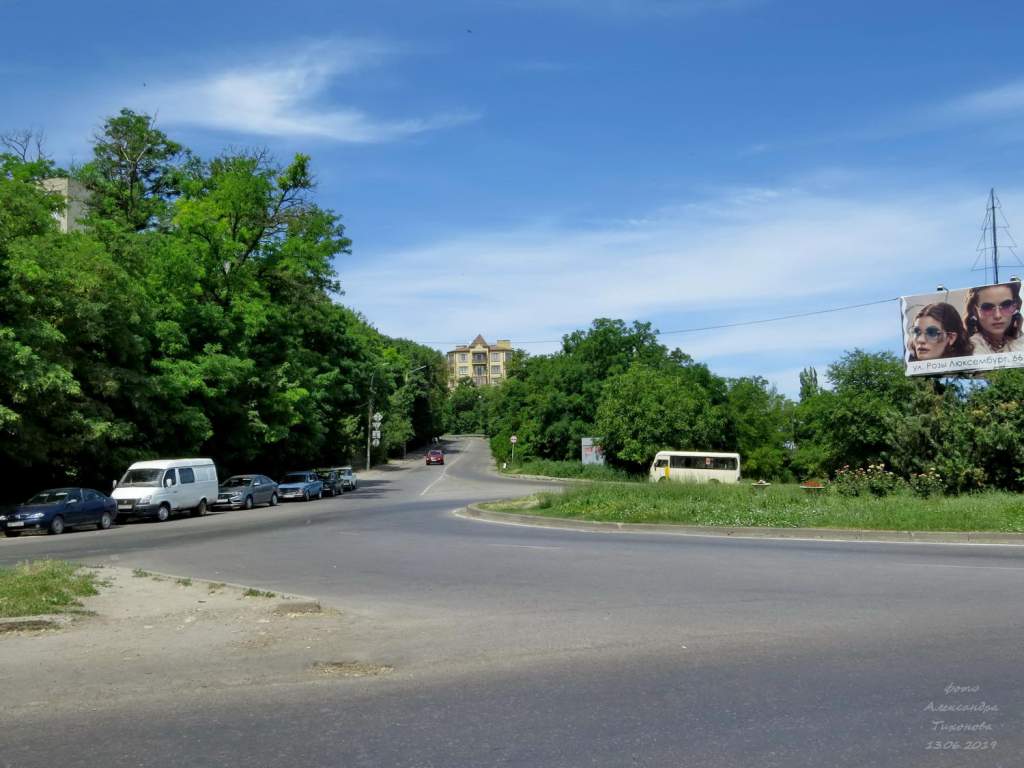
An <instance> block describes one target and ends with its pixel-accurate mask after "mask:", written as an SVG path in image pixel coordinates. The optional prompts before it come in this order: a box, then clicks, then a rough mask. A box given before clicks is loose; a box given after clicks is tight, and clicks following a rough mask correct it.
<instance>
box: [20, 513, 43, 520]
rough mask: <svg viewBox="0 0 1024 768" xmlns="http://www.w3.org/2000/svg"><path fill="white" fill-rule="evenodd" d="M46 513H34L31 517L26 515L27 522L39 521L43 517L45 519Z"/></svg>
mask: <svg viewBox="0 0 1024 768" xmlns="http://www.w3.org/2000/svg"><path fill="white" fill-rule="evenodd" d="M45 516H46V513H45V512H33V513H32V514H31V515H25V519H26V520H38V519H39V518H41V517H45Z"/></svg>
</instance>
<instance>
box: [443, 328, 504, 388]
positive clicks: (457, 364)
mask: <svg viewBox="0 0 1024 768" xmlns="http://www.w3.org/2000/svg"><path fill="white" fill-rule="evenodd" d="M511 361H512V342H511V341H509V340H508V339H498V341H497V342H496V343H494V344H488V343H487V341H486V340H485V339H484V337H483V336H480V335H478V336H477V337H476V338H475V339H473V341H472V342H470V343H469V344H467V345H465V346H458V347H456V348H455V349H453V350H451V351H450V352H449V353H448V387H449V388H451V387H454V386H455V385H456V384H458V383H459V382H460V381H462V380H463V379H469V380H470V381H472V382H473V383H474V384H476V385H477V386H478V387H483V386H487V385H489V384H500V383H501V382H502V381H504V380H505V377H506V376H507V375H508V364H509V363H510V362H511Z"/></svg>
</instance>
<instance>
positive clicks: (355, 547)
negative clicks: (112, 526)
mask: <svg viewBox="0 0 1024 768" xmlns="http://www.w3.org/2000/svg"><path fill="white" fill-rule="evenodd" d="M489 465H490V460H489V454H488V452H487V449H486V444H485V443H484V442H483V441H482V440H479V439H471V438H466V439H461V440H456V441H453V442H452V443H451V444H450V445H449V446H448V464H447V465H446V466H444V467H426V466H424V465H422V464H421V463H420V462H418V461H417V462H407V463H404V464H401V465H399V466H396V467H394V468H392V469H388V470H376V471H374V472H373V473H370V474H369V475H367V476H366V477H364V478H362V483H361V487H360V489H359V491H357V492H356V493H355V494H347V495H345V496H344V497H342V498H339V499H334V500H324V501H322V502H311V503H309V504H293V505H284V506H282V507H279V508H276V509H261V510H254V511H252V512H233V513H228V514H224V515H216V516H212V517H209V518H204V519H187V520H177V521H172V522H170V523H164V524H131V525H125V526H119V527H118V528H117V529H116V530H112V531H108V532H83V533H74V534H67V535H65V536H61V537H22V538H20V539H17V540H7V541H0V563H11V562H14V561H17V560H24V559H26V558H29V557H42V556H59V557H66V558H71V559H80V560H84V561H87V562H96V563H116V564H119V565H126V566H131V567H135V566H138V567H144V568H148V569H152V570H159V571H164V572H169V573H179V574H183V575H184V574H187V575H191V576H194V577H201V578H210V579H216V580H222V581H233V582H239V583H246V584H252V585H254V586H258V587H264V588H268V589H275V590H285V591H293V592H296V593H300V594H307V595H315V596H317V597H319V598H320V599H321V600H322V601H323V602H325V603H327V604H329V605H332V606H334V607H336V608H338V609H340V610H342V611H343V612H345V614H346V615H348V616H350V617H351V619H352V621H351V631H350V632H349V633H348V634H347V635H346V637H345V638H344V646H343V647H341V648H338V649H335V650H336V651H337V653H343V654H345V656H346V658H351V659H356V660H360V661H367V662H377V663H386V664H389V665H392V666H394V667H395V669H396V672H395V673H394V674H393V675H392V676H390V677H389V678H387V679H376V680H372V681H344V680H343V681H336V682H332V683H331V684H317V685H312V684H309V683H303V682H299V681H298V680H297V682H296V683H295V685H286V686H276V687H274V688H272V689H264V688H260V689H255V688H244V687H243V688H240V689H237V690H231V691H221V692H217V693H210V692H204V693H202V694H200V693H197V694H196V696H195V697H194V699H193V700H190V701H167V700H163V699H161V697H160V694H159V692H154V694H153V696H152V697H151V698H149V699H146V700H144V701H133V702H107V703H105V706H104V707H102V708H101V709H99V711H94V712H81V713H74V712H73V713H64V714H61V715H60V716H59V718H57V721H56V722H54V723H53V724H52V727H49V728H47V729H45V731H44V730H31V729H26V730H19V729H14V730H7V731H5V735H4V737H3V739H2V742H4V748H3V750H2V751H0V765H4V761H5V760H6V761H7V764H10V765H12V766H13V765H17V766H36V765H39V766H43V765H46V766H50V765H57V764H59V765H62V766H79V765H81V766H94V765H100V764H111V765H145V766H165V765H166V766H171V765H175V766H177V765H185V764H188V765H196V766H203V765H210V766H214V765H216V766H221V765H231V766H233V765H239V766H242V765H244V766H260V765H268V766H270V765H281V764H282V763H292V764H296V765H302V766H336V765H344V766H363V765H365V766H378V765H379V766H444V767H445V768H449V767H450V766H467V767H468V766H474V767H475V766H490V765H496V766H497V765H502V766H512V765H514V766H616V767H618V766H691V765H693V766H748V765H749V766H780V767H781V766H786V767H788V766H814V767H815V768H817V767H818V766H867V765H871V766H917V765H920V766H947V765H948V766H960V765H971V766H1003V765H1005V766H1011V765H1013V766H1016V765H1019V764H1020V755H1021V754H1022V752H1024V741H1022V737H1021V734H1022V733H1024V728H1022V725H1024V717H1022V711H1024V692H1022V686H1021V684H1020V681H1021V680H1022V679H1024V676H1022V672H1024V670H1022V669H1021V666H1022V658H1024V654H1022V653H1021V638H1022V637H1024V619H1022V617H1024V556H1022V554H1021V553H1020V551H1019V550H1015V549H1013V548H1008V547H995V546H993V547H959V546H951V545H927V544H868V543H854V542H806V541H760V540H732V539H714V538H706V539H705V538H699V537H693V538H690V537H685V538H684V537H674V536H658V535H656V534H652V535H644V534H603V533H602V534H595V533H588V532H577V531H565V530H549V529H535V528H528V527H516V526H503V525H493V524H488V523H481V522H476V521H468V520H463V519H460V518H457V517H455V516H454V515H453V514H452V512H453V511H454V510H456V509H458V508H460V507H462V506H464V505H465V504H467V503H469V502H472V501H480V500H485V499H493V498H502V497H510V496H518V495H522V494H523V493H525V492H528V491H529V490H531V489H532V488H533V487H534V486H531V485H530V484H528V483H524V482H523V481H518V480H509V479H503V478H499V477H496V476H495V475H494V473H493V472H492V471H491V470H490V466H489ZM536 487H537V488H542V489H545V490H550V488H551V486H550V485H549V484H543V485H537V486H536ZM0 649H2V641H0ZM199 652H201V650H200V651H199ZM72 684H73V681H69V685H72ZM950 684H953V685H957V686H963V687H966V688H970V689H972V690H971V691H970V692H967V693H960V692H953V693H947V692H946V691H947V690H953V689H949V688H948V687H949V685H950ZM975 688H976V690H974V689H975ZM956 690H957V691H959V689H956ZM979 702H983V703H985V705H986V706H989V707H992V706H995V707H996V708H997V709H995V710H992V709H988V710H986V711H984V712H980V711H979V710H978V709H977V708H975V709H969V708H968V709H964V707H970V706H973V705H976V704H978V703H979ZM942 705H954V706H958V707H960V709H959V710H949V709H945V710H943V709H941V707H942ZM128 722H130V723H131V726H130V727H125V724H126V723H128ZM936 723H938V724H936ZM954 725H958V726H987V727H988V730H986V729H984V728H975V729H974V730H965V729H964V728H963V727H961V728H959V730H949V728H948V727H946V726H954ZM110 734H116V736H115V737H110V736H109V735H110ZM992 741H994V742H996V744H995V746H994V747H991V746H986V747H985V749H981V748H980V747H978V748H975V749H967V745H968V743H970V744H977V745H980V744H981V743H982V742H985V743H986V745H988V743H989V742H992ZM936 744H937V745H938V746H937V747H936V746H935V745H936ZM954 744H958V745H959V748H955V747H954Z"/></svg>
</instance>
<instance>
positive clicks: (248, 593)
mask: <svg viewBox="0 0 1024 768" xmlns="http://www.w3.org/2000/svg"><path fill="white" fill-rule="evenodd" d="M242 596H243V597H277V593H276V592H264V591H263V590H261V589H253V588H252V587H249V589H247V590H245V592H243V593H242Z"/></svg>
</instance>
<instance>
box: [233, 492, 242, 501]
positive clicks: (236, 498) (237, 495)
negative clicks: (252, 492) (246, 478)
mask: <svg viewBox="0 0 1024 768" xmlns="http://www.w3.org/2000/svg"><path fill="white" fill-rule="evenodd" d="M231 500H232V501H241V500H242V494H240V493H232V494H231Z"/></svg>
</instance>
